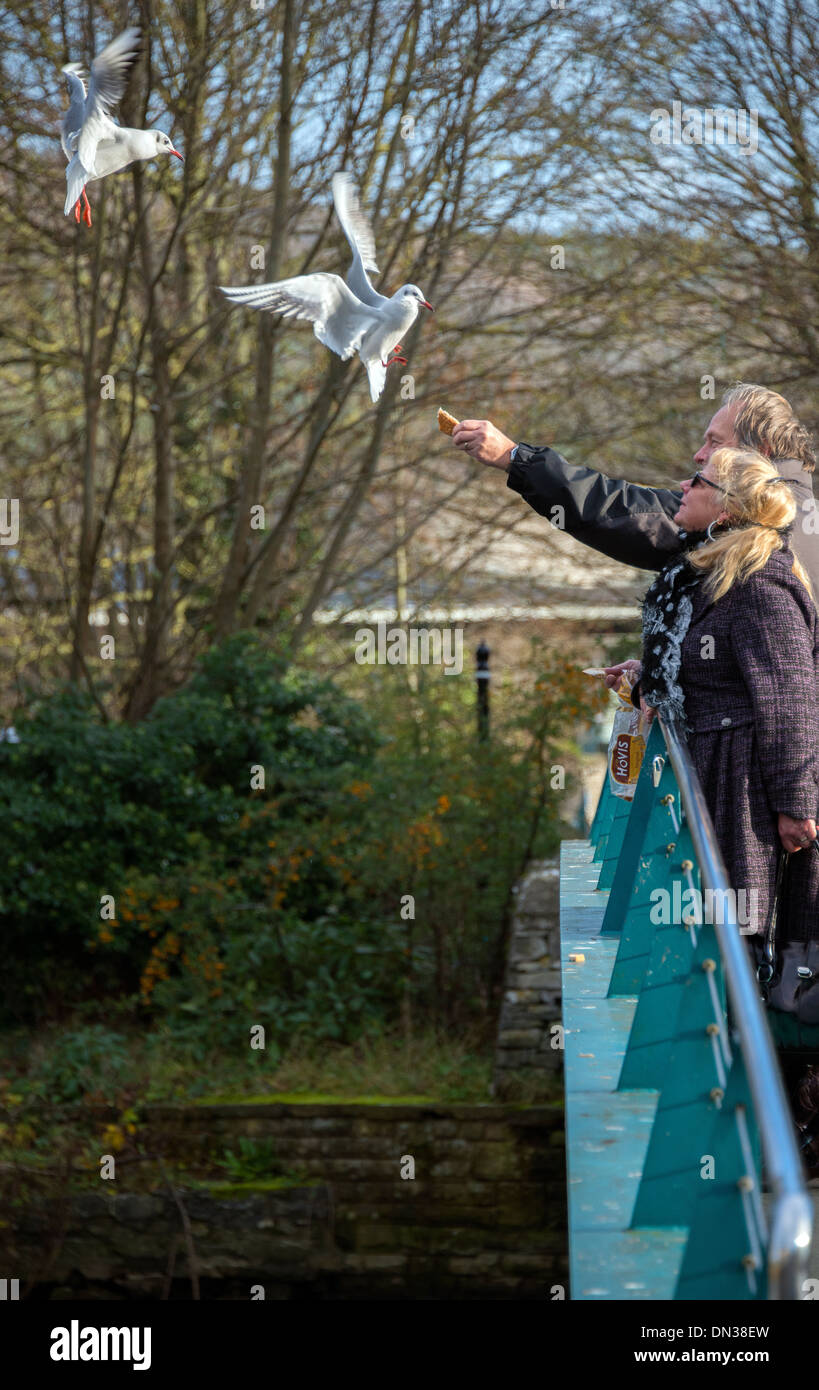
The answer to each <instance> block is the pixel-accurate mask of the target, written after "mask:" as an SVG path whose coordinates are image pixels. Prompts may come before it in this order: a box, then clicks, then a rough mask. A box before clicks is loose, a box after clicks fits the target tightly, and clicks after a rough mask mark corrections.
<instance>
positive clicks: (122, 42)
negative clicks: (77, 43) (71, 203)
mask: <svg viewBox="0 0 819 1390" xmlns="http://www.w3.org/2000/svg"><path fill="white" fill-rule="evenodd" d="M139 40H140V32H139V29H133V28H132V29H126V30H124V32H123V33H122V34H118V35H117V37H116V38H115V39H112V40H111V42H110V43H109V44H108V45H107V47H106V48H104V49H103V50H102V53H100V54H99V55H98V57H96V58H95V59H94V61H93V63H92V64H91V78H90V81H89V83H88V95H87V96H86V99H85V119H84V120H83V124H82V129H81V131H80V135H79V140H78V142H77V154H78V155H79V157H80V163H81V164H82V165H83V166H84V167H85V168H86V169H87V170H88V172H89V173H94V172H95V171H94V157H95V155H96V152H97V143H98V142H99V140H100V139H102V137H103V136H105V135H107V136H111V135H113V133H114V132H115V131H116V129H117V127H116V126H115V124H114V122H113V121H112V120H111V117H110V115H109V110H110V108H111V107H112V106H114V105H116V103H117V102H118V101H119V99H120V97H121V96H122V94H123V92H124V91H125V86H126V83H127V81H128V72H129V70H130V68H131V65H132V64H133V62H134V59H135V58H136V56H137V53H138V52H139Z"/></svg>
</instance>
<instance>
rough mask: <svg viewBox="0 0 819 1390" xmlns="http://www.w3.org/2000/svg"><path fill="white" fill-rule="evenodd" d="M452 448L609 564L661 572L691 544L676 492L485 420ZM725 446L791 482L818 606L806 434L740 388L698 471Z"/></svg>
mask: <svg viewBox="0 0 819 1390" xmlns="http://www.w3.org/2000/svg"><path fill="white" fill-rule="evenodd" d="M452 441H453V443H454V444H456V445H457V446H458V448H460V449H464V450H465V451H466V453H468V454H469V455H470V457H471V458H474V459H477V460H478V461H479V462H480V463H485V464H488V465H489V466H490V467H491V468H498V469H501V470H503V471H504V472H506V473H507V474H508V486H509V487H511V488H512V489H513V490H514V491H515V492H519V493H520V495H521V497H523V498H524V499H525V500H526V501H527V502H528V503H529V505H530V507H533V508H534V509H535V511H536V512H539V513H540V515H541V516H545V517H547V518H548V519H549V521H551V522H552V524H553V525H555V526H557V527H558V528H559V529H560V530H562V531H565V532H566V533H567V534H568V535H570V536H574V538H575V539H576V540H579V541H582V542H583V543H584V545H590V546H592V547H593V548H594V549H595V550H599V551H602V553H603V554H604V555H608V556H609V557H610V558H611V559H612V560H621V561H623V563H625V564H629V565H636V566H637V567H638V569H647V570H659V569H662V567H663V565H664V564H665V563H666V561H667V560H668V559H669V557H670V556H671V555H673V554H674V553H675V551H677V550H679V549H680V548H681V547H682V546H684V545H685V544H686V543H687V541H688V539H689V538H688V537H687V536H686V532H685V531H682V530H681V529H680V527H679V526H678V525H677V524H676V522H675V521H674V520H673V517H674V513H675V512H676V511H678V510H679V506H680V502H681V501H682V492H680V491H677V490H674V489H670V488H655V487H644V486H643V485H642V484H640V483H629V482H626V481H625V480H624V479H617V478H609V477H607V476H606V474H605V473H598V472H597V471H596V470H595V469H593V468H582V467H577V466H575V465H572V464H570V463H567V461H566V459H564V458H562V457H561V455H560V454H558V453H556V452H555V450H554V449H548V448H543V449H539V448H536V447H534V446H533V445H531V444H523V443H520V444H517V443H515V441H514V440H513V439H510V438H509V436H508V435H505V434H503V433H502V432H501V431H500V430H499V429H497V427H496V426H495V425H493V424H492V422H491V421H490V420H462V421H461V423H460V424H459V425H458V426H457V427H456V429H455V430H454V432H453V435H452ZM725 444H727V445H732V446H734V447H742V446H745V447H746V448H750V449H757V450H758V451H759V453H761V454H764V455H765V456H766V458H770V459H773V460H774V461H775V462H776V466H777V468H778V469H779V472H780V475H781V476H782V477H784V478H787V479H788V480H789V481H790V482H792V485H793V490H794V496H795V498H796V504H797V515H796V522H795V523H794V531H793V537H792V540H791V545H792V548H793V550H794V553H795V554H796V555H797V556H798V557H799V559H800V560H801V561H802V564H803V565H804V566H805V569H806V570H807V572H808V575H809V577H810V581H811V584H812V585H813V591H814V595H815V597H816V598H817V600H819V511H817V507H816V502H815V500H814V496H813V487H812V475H813V470H814V468H815V465H816V460H815V458H814V454H813V448H812V442H811V438H810V435H809V434H808V432H807V430H806V429H805V428H804V427H803V426H802V425H800V423H799V421H798V419H797V418H796V415H795V414H794V412H793V409H792V408H791V406H790V405H789V403H788V402H787V401H786V400H785V398H784V397H783V396H780V395H778V394H777V393H776V391H769V390H768V388H767V387H765V386H754V385H748V384H742V383H740V385H738V386H735V387H733V388H732V389H731V390H730V391H727V392H726V393H725V397H724V399H723V404H722V406H721V407H720V409H719V410H718V411H717V413H716V415H714V417H713V419H712V420H711V421H710V423H709V425H708V428H707V429H706V431H705V439H704V442H703V445H702V447H701V448H700V449H699V450H698V452H697V453H696V454H695V455H694V465H695V467H696V468H702V467H704V466H705V464H706V463H707V462H708V460H709V458H710V457H711V455H712V453H713V452H714V450H715V449H718V448H720V446H721V445H725Z"/></svg>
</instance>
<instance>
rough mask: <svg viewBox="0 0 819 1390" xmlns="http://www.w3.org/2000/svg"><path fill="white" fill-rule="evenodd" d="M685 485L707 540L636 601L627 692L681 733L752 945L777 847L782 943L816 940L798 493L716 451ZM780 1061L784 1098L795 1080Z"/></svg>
mask: <svg viewBox="0 0 819 1390" xmlns="http://www.w3.org/2000/svg"><path fill="white" fill-rule="evenodd" d="M682 488H683V500H682V503H681V504H680V507H679V510H678V511H677V513H676V516H675V520H676V521H677V522H678V523H679V525H680V526H681V527H683V528H685V530H686V531H687V532H688V533H689V534H691V535H697V536H699V535H702V533H703V532H704V533H705V539H704V540H703V541H700V542H699V543H698V544H695V545H694V546H692V547H691V548H690V549H688V550H684V551H681V552H680V553H679V554H678V555H677V556H676V557H675V558H674V559H673V560H672V561H670V562H669V563H668V564H667V565H666V566H665V568H664V569H663V570H662V571H661V572H660V573H659V575H658V576H657V578H656V579H655V581H654V583H653V584H652V585H651V587H650V589H649V590H648V592H647V594H646V596H645V599H644V602H643V653H642V662H641V663H640V679H639V682H638V685H637V686H636V687H635V695H634V697H633V698H634V699H635V703H638V701H639V703H641V705H642V708H643V709H645V710H646V711H648V712H651V711H658V712H659V713H660V714H661V716H662V717H663V719H664V720H665V721H674V722H675V723H676V724H677V726H678V727H679V728H681V729H682V731H683V732H684V733H685V735H686V738H687V741H688V745H689V748H690V752H691V757H692V761H693V763H694V767H695V768H696V771H697V775H698V777H699V780H700V782H701V784H702V788H703V791H704V794H705V800H706V803H707V805H708V809H709V811H710V814H711V818H712V820H713V823H714V829H715V832H716V836H717V841H718V843H719V846H720V849H721V851H722V855H723V859H724V860H725V866H726V868H727V870H728V876H729V880H730V882H731V884H732V886H733V888H734V889H735V890H742V889H744V890H745V892H746V901H747V902H749V903H751V904H753V905H754V908H755V911H754V912H753V917H752V920H751V921H750V922H749V924H748V927H747V928H746V930H749V931H751V932H752V931H754V930H755V933H756V939H755V942H754V941H752V942H751V946H752V951H754V947H756V951H755V952H754V953H755V954H758V949H759V943H761V941H762V940H764V936H765V933H766V931H767V928H768V923H769V921H770V918H771V913H772V912H773V908H774V902H775V893H776V879H777V867H778V864H779V859H780V851H781V850H782V849H784V850H785V851H787V852H788V855H789V858H788V865H787V873H786V876H785V881H784V889H783V891H782V895H781V896H782V899H783V901H782V902H781V903H780V905H779V908H778V920H777V939H778V942H779V943H780V944H782V943H783V930H784V933H786V935H787V940H788V941H791V942H792V941H808V940H812V939H814V938H817V937H819V854H817V853H816V852H815V851H814V852H810V853H809V852H808V851H810V850H811V848H812V846H811V841H813V840H814V839H816V833H817V819H819V618H817V611H816V606H815V604H814V600H813V595H812V592H811V585H810V581H809V579H808V576H807V573H806V572H805V569H804V567H803V565H802V564H801V563H800V562H799V560H798V559H796V558H795V557H794V555H793V553H792V551H791V548H790V531H791V528H792V526H793V522H794V518H795V516H796V511H797V506H796V501H795V499H794V496H793V491H792V489H791V487H790V486H789V485H788V482H787V481H786V480H783V479H782V477H781V476H780V475H779V474H778V473H777V470H776V467H775V465H774V464H772V463H771V462H770V461H769V460H768V459H766V458H764V457H763V456H762V455H761V454H758V453H755V452H754V451H753V450H748V449H734V448H722V449H718V450H716V451H715V452H714V453H713V454H712V455H711V457H710V459H709V460H708V462H707V464H705V466H704V467H703V468H701V469H700V470H699V471H698V472H697V473H695V474H694V476H693V477H692V478H691V479H690V480H689V481H687V482H684V483H683V485H682ZM634 664H635V665H636V664H637V663H634ZM780 924H781V925H780ZM783 1060H784V1059H783ZM801 1065H802V1066H804V1059H803V1061H802V1064H801ZM783 1070H784V1071H785V1073H786V1080H787V1082H788V1084H789V1087H790V1089H791V1094H792V1098H793V1096H794V1091H793V1087H794V1083H795V1081H796V1077H795V1076H794V1075H793V1073H792V1072H791V1073H790V1074H788V1072H789V1068H788V1067H787V1065H784V1066H783Z"/></svg>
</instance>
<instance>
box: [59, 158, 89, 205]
mask: <svg viewBox="0 0 819 1390" xmlns="http://www.w3.org/2000/svg"><path fill="white" fill-rule="evenodd" d="M65 178H66V183H67V186H68V192H67V193H66V196H65V207H64V208H63V212H64V213H65V215H66V217H67V216H68V214H69V213H70V212H71V211H72V209H73V207H74V204H75V203H76V201H77V199H78V198H79V197H80V196H81V195H82V191H83V189H84V188H85V185H86V184H87V182H88V173H87V171H86V169H85V168H84V167H83V165H82V164H81V163H80V159H79V156H78V155H74V157H73V159H72V160H71V162H70V164H68V165H67V167H66V171H65Z"/></svg>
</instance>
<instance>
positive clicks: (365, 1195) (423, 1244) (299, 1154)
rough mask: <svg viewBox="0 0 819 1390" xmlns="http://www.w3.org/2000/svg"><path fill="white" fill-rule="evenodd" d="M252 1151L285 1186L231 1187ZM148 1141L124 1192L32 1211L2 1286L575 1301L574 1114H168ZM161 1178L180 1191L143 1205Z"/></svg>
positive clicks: (261, 1181) (155, 1114) (156, 1193)
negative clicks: (570, 1219) (139, 1182)
mask: <svg viewBox="0 0 819 1390" xmlns="http://www.w3.org/2000/svg"><path fill="white" fill-rule="evenodd" d="M240 1137H244V1139H245V1141H246V1144H245V1152H246V1153H247V1152H248V1145H250V1148H251V1149H252V1148H253V1146H254V1145H255V1146H256V1149H257V1151H258V1152H263V1153H265V1154H268V1155H270V1164H269V1168H270V1176H269V1177H267V1178H263V1177H258V1176H257V1177H255V1178H253V1179H252V1180H251V1181H249V1182H248V1183H243V1182H236V1183H232V1184H220V1182H219V1181H218V1178H217V1177H214V1174H216V1173H218V1164H219V1161H220V1160H221V1159H222V1158H223V1157H224V1154H225V1151H226V1150H227V1149H229V1150H231V1151H233V1152H234V1153H235V1152H237V1150H238V1148H239V1139H240ZM138 1140H139V1146H140V1149H141V1150H142V1152H143V1158H144V1162H142V1163H141V1164H140V1163H139V1162H137V1163H135V1164H134V1165H132V1166H130V1167H129V1165H128V1164H127V1163H126V1162H125V1160H124V1158H123V1161H121V1162H118V1168H117V1177H116V1180H115V1181H102V1180H97V1181H96V1184H95V1190H93V1191H90V1192H89V1191H86V1192H78V1193H75V1194H74V1195H73V1196H71V1197H70V1198H68V1197H67V1198H65V1199H64V1200H63V1201H62V1202H61V1201H60V1200H59V1199H58V1198H57V1197H56V1196H54V1197H48V1198H43V1199H40V1200H38V1201H37V1202H33V1201H29V1202H27V1203H26V1204H25V1205H24V1207H23V1208H22V1209H21V1210H18V1211H15V1213H14V1217H13V1221H12V1229H11V1230H10V1231H7V1232H6V1233H5V1234H6V1236H7V1238H8V1236H10V1237H11V1241H12V1248H11V1249H9V1248H8V1246H7V1251H6V1254H5V1256H4V1259H3V1268H4V1270H6V1271H8V1272H9V1274H10V1275H11V1277H20V1278H21V1279H22V1281H23V1284H24V1285H25V1284H27V1285H28V1287H31V1286H32V1284H33V1286H34V1296H35V1297H48V1298H66V1297H81V1298H83V1297H84V1298H88V1297H101V1298H112V1297H113V1298H129V1297H137V1298H148V1299H159V1298H162V1297H169V1296H170V1297H172V1298H183V1299H190V1298H191V1296H192V1283H191V1274H192V1273H193V1275H194V1276H195V1277H196V1278H197V1279H198V1280H199V1285H200V1293H201V1296H202V1297H203V1298H237V1299H249V1298H251V1297H252V1294H251V1289H252V1287H253V1286H254V1285H255V1286H257V1288H258V1287H261V1288H263V1289H264V1296H265V1297H266V1298H279V1299H282V1298H290V1297H300V1298H305V1297H306V1298H312V1299H348V1298H352V1299H355V1298H388V1299H395V1298H420V1299H436V1298H443V1299H446V1298H454V1299H470V1298H492V1299H520V1298H522V1299H543V1298H549V1297H552V1296H553V1295H552V1294H551V1289H552V1288H553V1286H554V1285H562V1286H563V1287H564V1288H565V1289H566V1291H567V1293H568V1290H567V1258H566V1236H565V1225H566V1190H565V1169H564V1156H563V1118H562V1108H561V1107H560V1106H557V1105H550V1106H537V1107H508V1106H507V1107H504V1106H499V1105H477V1106H467V1105H451V1106H438V1105H421V1104H406V1105H403V1104H402V1105H397V1104H396V1105H393V1104H390V1105H383V1104H380V1103H376V1104H370V1103H361V1104H350V1103H344V1102H335V1103H317V1104H307V1103H300V1102H298V1101H295V1100H294V1101H292V1102H289V1103H283V1102H282V1103H269V1102H265V1103H259V1104H252V1103H250V1104H248V1103H244V1104H236V1105H214V1104H211V1105H196V1106H170V1105H162V1106H158V1105H157V1106H151V1107H147V1108H146V1110H145V1113H144V1117H143V1123H142V1124H141V1125H140V1128H139V1131H138ZM149 1156H154V1157H153V1158H151V1157H149ZM408 1159H412V1165H410V1164H409V1163H408ZM151 1162H154V1163H155V1164H158V1171H164V1173H165V1175H166V1176H167V1177H169V1178H170V1183H165V1184H164V1185H163V1184H162V1183H161V1182H157V1184H156V1186H155V1189H154V1190H148V1191H141V1192H140V1191H135V1190H133V1184H132V1183H130V1179H129V1172H131V1171H133V1172H136V1171H137V1169H141V1171H142V1172H143V1176H144V1172H145V1170H146V1167H148V1166H150V1163H151ZM411 1167H414V1174H415V1176H414V1177H404V1178H402V1176H401V1173H402V1169H403V1171H404V1172H405V1173H407V1172H409V1171H410V1169H411ZM203 1174H204V1175H205V1176H203ZM221 1176H222V1177H223V1176H224V1174H222V1175H221ZM129 1184H130V1186H131V1190H130V1191H129ZM183 1213H184V1215H183ZM56 1227H60V1229H61V1236H60V1239H59V1240H55V1238H54V1231H55V1228H56ZM24 1296H25V1294H24ZM256 1296H257V1297H258V1296H259V1295H258V1292H257V1294H256Z"/></svg>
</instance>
